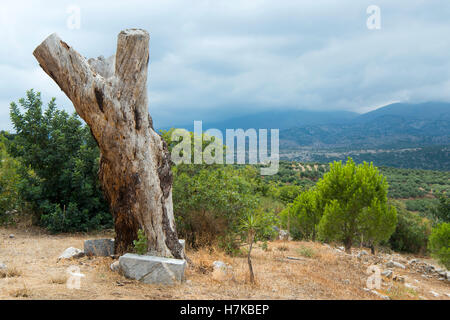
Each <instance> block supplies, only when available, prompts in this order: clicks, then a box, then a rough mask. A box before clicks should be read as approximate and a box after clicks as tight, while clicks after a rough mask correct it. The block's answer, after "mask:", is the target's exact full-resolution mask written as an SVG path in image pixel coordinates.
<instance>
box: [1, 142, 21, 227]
mask: <svg viewBox="0 0 450 320" xmlns="http://www.w3.org/2000/svg"><path fill="white" fill-rule="evenodd" d="M6 144H7V140H6V138H5V137H4V136H3V135H2V136H0V224H6V223H10V222H11V213H12V211H13V210H16V209H18V206H19V190H18V187H19V181H20V176H19V173H18V172H19V167H20V164H19V162H18V161H17V160H16V159H14V158H13V157H11V156H10V155H9V154H8V152H7V150H6Z"/></svg>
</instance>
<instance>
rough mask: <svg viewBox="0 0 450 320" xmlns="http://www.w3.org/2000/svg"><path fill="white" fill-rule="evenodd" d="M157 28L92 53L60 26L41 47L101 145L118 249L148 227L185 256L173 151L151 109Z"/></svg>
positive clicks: (167, 252) (154, 248) (156, 250)
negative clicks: (108, 51) (76, 45)
mask: <svg viewBox="0 0 450 320" xmlns="http://www.w3.org/2000/svg"><path fill="white" fill-rule="evenodd" d="M149 39H150V37H149V34H148V32H147V31H145V30H139V29H129V30H125V31H122V32H120V33H119V36H118V42H117V51H116V55H115V56H112V57H110V58H108V59H104V58H103V57H99V58H97V59H89V60H86V58H84V57H83V56H81V55H80V54H79V53H78V52H76V51H75V50H74V49H73V48H71V47H70V46H69V45H67V43H65V42H64V41H62V40H61V39H60V38H59V37H58V36H57V35H56V34H52V35H50V36H49V37H48V38H47V39H45V40H44V41H43V42H42V43H41V44H40V45H39V46H38V47H37V48H36V49H35V51H34V52H33V55H34V56H35V57H36V59H37V60H38V62H39V64H40V66H41V67H42V69H44V71H45V72H46V73H47V74H48V75H49V76H50V77H51V78H52V79H53V80H54V81H55V82H56V83H57V84H58V86H59V87H60V88H61V90H62V91H64V93H65V94H66V95H67V96H68V97H69V99H70V100H71V101H72V102H73V105H74V107H75V109H76V111H77V112H78V114H79V115H80V116H81V117H82V118H83V119H84V120H85V121H86V123H87V124H88V125H89V127H90V128H91V132H92V135H93V136H94V138H95V140H96V141H97V144H98V146H99V148H100V153H101V156H100V170H99V178H100V183H101V185H102V188H103V192H104V195H105V198H106V199H107V201H108V202H109V204H110V209H111V213H112V215H113V218H114V224H115V230H116V239H115V240H116V241H115V246H116V248H115V249H116V254H122V253H124V252H126V251H129V250H130V246H132V243H133V240H135V239H137V231H138V230H139V229H144V231H145V233H146V235H147V238H148V248H149V253H151V254H153V255H158V256H165V257H173V258H184V253H183V250H182V247H181V245H180V243H179V241H178V238H177V234H176V229H175V223H174V216H173V207H172V174H171V171H170V155H169V152H168V150H167V146H166V144H165V142H164V141H163V140H162V138H161V136H160V135H159V134H157V133H156V132H155V131H154V129H153V123H152V118H151V117H150V115H149V113H148V109H147V108H148V100H147V68H148V60H149Z"/></svg>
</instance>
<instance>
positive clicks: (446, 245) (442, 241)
mask: <svg viewBox="0 0 450 320" xmlns="http://www.w3.org/2000/svg"><path fill="white" fill-rule="evenodd" d="M428 248H429V250H430V252H431V255H432V256H433V257H434V258H436V259H437V260H439V262H440V263H442V264H443V265H444V266H445V267H446V268H447V269H450V223H441V224H440V225H438V226H437V227H435V228H433V230H432V232H431V235H430V240H429V243H428Z"/></svg>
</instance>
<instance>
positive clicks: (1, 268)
mask: <svg viewBox="0 0 450 320" xmlns="http://www.w3.org/2000/svg"><path fill="white" fill-rule="evenodd" d="M6 268H7V267H6V264H4V263H1V262H0V270H4V269H6Z"/></svg>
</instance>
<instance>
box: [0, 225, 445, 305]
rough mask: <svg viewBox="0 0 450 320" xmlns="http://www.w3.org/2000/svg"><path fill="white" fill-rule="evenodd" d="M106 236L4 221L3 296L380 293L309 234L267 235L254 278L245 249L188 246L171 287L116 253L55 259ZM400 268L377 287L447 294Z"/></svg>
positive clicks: (390, 292)
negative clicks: (130, 275) (220, 264)
mask: <svg viewBox="0 0 450 320" xmlns="http://www.w3.org/2000/svg"><path fill="white" fill-rule="evenodd" d="M10 234H14V238H10V237H9V235H10ZM105 237H112V234H95V235H92V234H90V235H49V234H47V233H45V232H44V231H42V230H39V229H28V230H18V229H5V228H0V262H2V263H4V264H6V265H7V267H8V269H7V272H3V274H1V273H0V299H208V300H210V299H381V298H380V297H379V296H377V295H376V294H374V293H372V292H368V291H366V290H364V288H365V287H366V281H367V278H368V276H369V275H368V274H366V270H367V263H366V264H364V263H362V261H360V259H358V258H356V256H350V255H345V254H340V253H339V252H337V251H336V250H335V249H334V248H332V247H329V246H327V245H322V244H319V243H312V242H294V241H289V242H284V241H275V242H269V243H268V249H267V250H263V249H262V247H261V244H258V245H256V248H255V249H254V251H252V256H253V259H252V261H253V268H254V271H255V276H256V281H257V283H256V284H254V285H251V284H250V283H249V282H248V266H247V260H246V258H245V257H229V256H226V255H225V254H224V253H223V252H221V251H219V250H217V249H215V248H209V249H202V250H200V251H192V250H189V249H188V250H187V255H188V256H189V258H190V259H191V260H192V263H191V264H190V265H189V266H188V268H187V270H186V279H187V280H186V282H184V283H182V284H179V285H175V286H170V287H163V286H157V285H148V284H143V283H140V282H138V281H135V280H130V279H126V278H124V277H123V276H121V275H120V274H118V273H116V272H113V271H111V270H110V268H109V266H110V264H111V263H112V262H114V260H113V259H112V258H109V257H108V258H98V257H91V258H90V257H83V258H80V259H75V260H60V261H58V257H59V255H60V254H61V253H62V252H63V251H64V250H65V249H66V248H68V247H75V248H80V249H83V241H84V240H87V239H95V238H105ZM288 257H293V258H296V259H298V260H295V259H288ZM408 258H411V256H408ZM215 260H221V261H224V262H226V263H228V264H230V265H231V266H232V268H233V274H234V277H233V279H231V280H224V281H218V280H215V279H214V276H213V272H212V267H211V265H212V263H213V261H215ZM70 266H77V267H79V271H80V273H82V274H83V275H84V277H83V278H81V285H80V289H68V288H67V286H66V281H67V279H68V274H67V268H69V267H70ZM395 272H396V274H401V275H402V276H404V277H405V278H406V281H405V283H399V282H394V281H393V280H391V279H387V278H383V282H382V287H381V288H380V289H379V290H377V291H378V292H379V293H381V294H383V295H387V296H389V297H390V298H391V299H447V300H448V299H450V284H449V282H446V281H439V280H438V279H436V278H432V279H426V278H424V277H422V276H421V275H420V274H418V273H416V272H414V271H412V270H411V271H408V269H407V270H399V271H397V270H396V271H395ZM405 284H406V285H405ZM430 291H433V292H435V293H437V294H438V295H439V296H435V295H434V294H432V293H430Z"/></svg>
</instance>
